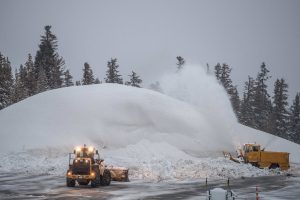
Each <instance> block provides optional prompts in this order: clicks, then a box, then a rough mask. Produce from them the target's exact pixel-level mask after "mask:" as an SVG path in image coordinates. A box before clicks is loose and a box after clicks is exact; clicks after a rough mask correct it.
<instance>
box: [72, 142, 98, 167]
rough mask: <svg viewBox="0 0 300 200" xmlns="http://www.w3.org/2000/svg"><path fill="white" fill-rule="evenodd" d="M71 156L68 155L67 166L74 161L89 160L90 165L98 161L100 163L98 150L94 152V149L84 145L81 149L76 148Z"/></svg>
mask: <svg viewBox="0 0 300 200" xmlns="http://www.w3.org/2000/svg"><path fill="white" fill-rule="evenodd" d="M73 155H74V156H75V157H73V156H71V154H70V155H69V165H70V164H71V163H72V162H71V160H73V162H75V161H76V160H82V159H87V158H89V159H91V164H95V163H96V162H98V161H101V159H100V155H99V153H98V150H96V149H95V148H94V147H87V146H86V145H84V146H83V147H76V148H75V149H74V152H73Z"/></svg>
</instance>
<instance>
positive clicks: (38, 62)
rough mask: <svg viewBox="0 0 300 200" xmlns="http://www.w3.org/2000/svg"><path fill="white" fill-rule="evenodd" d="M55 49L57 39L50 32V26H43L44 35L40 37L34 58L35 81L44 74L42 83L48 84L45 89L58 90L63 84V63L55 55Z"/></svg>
mask: <svg viewBox="0 0 300 200" xmlns="http://www.w3.org/2000/svg"><path fill="white" fill-rule="evenodd" d="M57 47H58V45H57V38H56V36H55V35H54V34H53V33H52V32H51V26H45V35H43V36H42V37H41V43H40V45H39V50H38V51H37V53H36V56H35V69H36V78H37V79H38V76H39V77H41V74H42V73H45V75H46V81H43V82H44V83H47V84H48V86H47V89H55V88H59V87H61V86H62V84H63V71H64V65H65V62H64V60H63V58H62V57H60V56H59V54H58V53H57ZM41 68H42V69H43V70H41ZM40 81H41V80H40ZM39 84H40V83H39Z"/></svg>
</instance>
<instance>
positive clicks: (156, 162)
mask: <svg viewBox="0 0 300 200" xmlns="http://www.w3.org/2000/svg"><path fill="white" fill-rule="evenodd" d="M160 87H161V88H160V89H161V90H162V91H163V93H164V94H162V93H158V92H155V91H151V90H148V89H143V88H133V87H129V86H124V85H118V84H99V85H91V86H76V87H69V88H61V89H57V90H51V91H48V92H44V93H41V94H38V95H35V96H33V97H30V98H28V99H25V100H24V101H21V102H19V103H17V104H14V105H12V106H9V107H7V108H5V109H4V110H1V111H0V127H1V129H0V137H1V141H0V150H1V152H2V157H3V158H4V159H5V163H7V164H5V166H3V165H2V166H1V167H0V170H1V169H2V170H13V169H15V170H18V169H19V170H21V171H22V169H23V171H34V170H35V169H37V170H38V169H39V168H40V169H43V168H42V167H41V166H47V167H46V168H47V169H49V167H52V168H51V169H52V171H53V173H54V174H57V173H61V172H62V171H63V173H64V172H65V169H66V167H67V153H68V152H71V151H72V148H73V147H74V146H77V145H82V144H88V145H94V146H95V147H97V148H99V150H100V152H101V153H102V154H103V157H104V158H105V160H106V161H107V163H109V164H111V165H116V166H120V165H121V166H125V167H129V168H130V173H131V177H135V178H145V179H151V180H152V179H156V180H165V179H173V178H176V179H188V178H193V177H194V178H199V177H205V176H225V175H226V176H233V177H234V176H242V175H245V174H246V175H247V174H248V175H250V176H252V175H266V174H267V173H268V172H265V171H262V170H259V169H256V168H255V169H254V168H253V167H251V166H248V165H237V164H235V163H232V162H229V161H226V160H224V159H223V158H220V157H221V156H222V155H221V152H222V151H223V150H227V151H231V152H234V151H235V149H236V147H237V146H239V145H242V144H243V143H247V142H257V143H260V144H262V146H264V147H266V148H267V149H269V150H275V151H287V152H290V153H291V160H292V162H298V163H300V157H299V156H298V155H299V154H300V147H299V145H296V144H294V143H292V142H289V141H287V140H284V139H281V138H278V137H276V136H273V135H270V134H267V133H264V132H261V131H257V130H254V129H251V128H248V127H245V126H242V125H239V124H238V123H237V122H236V118H235V116H234V114H233V111H232V108H231V105H230V102H229V100H228V97H227V95H226V93H225V91H224V89H223V88H222V87H221V86H220V85H219V84H218V83H217V81H216V80H215V79H214V77H213V76H210V75H207V74H206V73H205V72H204V70H203V69H202V68H199V67H193V66H189V67H186V69H184V70H182V71H181V72H180V73H176V74H172V75H167V76H165V77H163V79H162V80H161V81H160ZM51 149H54V150H51ZM55 149H56V150H55ZM10 151H13V152H10ZM16 152H19V153H16ZM51 152H52V153H51ZM26 159H28V160H29V161H28V162H26ZM49 163H52V164H50V165H49ZM36 166H38V168H36ZM62 169H64V170H62ZM47 171H48V173H49V170H46V172H47ZM50 171H51V170H50ZM39 172H41V171H39Z"/></svg>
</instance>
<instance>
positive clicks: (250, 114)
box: [240, 76, 255, 127]
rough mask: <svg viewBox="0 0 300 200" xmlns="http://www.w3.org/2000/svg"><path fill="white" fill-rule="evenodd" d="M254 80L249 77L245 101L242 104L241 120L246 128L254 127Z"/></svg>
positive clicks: (245, 87)
mask: <svg viewBox="0 0 300 200" xmlns="http://www.w3.org/2000/svg"><path fill="white" fill-rule="evenodd" d="M253 105H254V80H253V78H252V77H250V76H248V81H247V82H245V86H244V94H243V100H242V102H241V111H240V114H241V119H240V122H241V123H242V124H244V125H246V126H249V127H254V118H255V117H254V111H253Z"/></svg>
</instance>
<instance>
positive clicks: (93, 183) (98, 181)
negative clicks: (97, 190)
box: [91, 168, 101, 187]
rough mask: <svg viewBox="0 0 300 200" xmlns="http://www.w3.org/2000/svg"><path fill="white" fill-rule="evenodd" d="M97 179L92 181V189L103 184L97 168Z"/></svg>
mask: <svg viewBox="0 0 300 200" xmlns="http://www.w3.org/2000/svg"><path fill="white" fill-rule="evenodd" d="M95 172H96V178H95V179H94V180H91V187H97V186H99V185H100V184H101V176H100V171H99V169H98V168H95Z"/></svg>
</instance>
